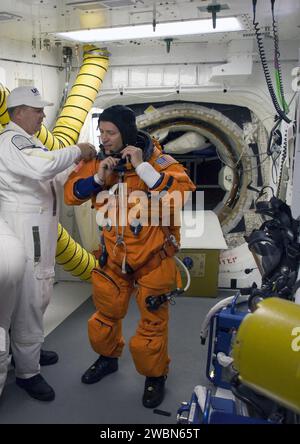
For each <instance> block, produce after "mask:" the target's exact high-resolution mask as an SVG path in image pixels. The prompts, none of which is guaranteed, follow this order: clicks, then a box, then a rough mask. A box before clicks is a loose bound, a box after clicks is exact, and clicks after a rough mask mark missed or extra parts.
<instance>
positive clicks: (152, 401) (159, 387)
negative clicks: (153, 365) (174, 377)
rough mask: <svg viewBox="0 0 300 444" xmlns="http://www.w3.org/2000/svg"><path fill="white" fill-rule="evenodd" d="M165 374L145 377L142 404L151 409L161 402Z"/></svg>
mask: <svg viewBox="0 0 300 444" xmlns="http://www.w3.org/2000/svg"><path fill="white" fill-rule="evenodd" d="M166 379H167V377H166V376H158V377H149V376H147V377H146V381H145V389H144V394H143V406H144V407H147V408H149V409H153V408H155V407H157V406H158V405H159V404H161V402H162V400H163V399H164V395H165V382H166Z"/></svg>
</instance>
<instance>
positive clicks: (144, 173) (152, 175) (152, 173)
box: [135, 162, 160, 188]
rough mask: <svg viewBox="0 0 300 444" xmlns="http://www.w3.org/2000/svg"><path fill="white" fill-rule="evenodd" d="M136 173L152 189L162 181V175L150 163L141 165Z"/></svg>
mask: <svg viewBox="0 0 300 444" xmlns="http://www.w3.org/2000/svg"><path fill="white" fill-rule="evenodd" d="M135 171H136V173H137V175H138V176H140V178H141V179H142V180H143V181H144V182H145V184H146V185H147V186H148V187H149V188H152V187H153V186H154V185H155V184H156V182H157V181H158V180H159V179H160V174H159V173H158V172H157V171H156V169H155V168H153V166H152V165H150V163H148V162H142V163H140V164H139V165H138V166H137V167H136V169H135Z"/></svg>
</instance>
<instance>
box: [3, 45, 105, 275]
mask: <svg viewBox="0 0 300 444" xmlns="http://www.w3.org/2000/svg"><path fill="white" fill-rule="evenodd" d="M83 51H84V52H83V63H82V66H81V68H80V70H79V73H78V75H77V77H76V80H75V82H74V85H73V87H72V88H71V91H70V92H69V94H68V97H67V99H66V102H65V104H64V106H63V108H62V111H61V113H60V115H59V117H58V119H57V122H56V125H55V127H54V129H53V131H52V133H51V132H50V131H49V130H48V129H47V128H46V127H45V126H44V125H42V128H41V130H40V131H39V132H38V133H37V134H36V136H37V137H38V138H39V139H40V141H41V142H42V143H43V144H44V145H45V146H46V147H47V148H48V149H49V150H55V149H60V148H64V147H67V146H69V145H73V144H76V142H77V140H78V137H79V134H80V131H81V128H82V126H83V124H84V121H85V118H86V116H87V114H88V112H89V111H90V109H91V107H92V106H93V103H94V101H95V99H96V97H97V94H98V92H99V89H100V86H101V84H102V82H103V78H104V76H105V74H106V72H107V69H108V64H109V53H108V52H107V51H106V50H105V49H101V48H97V47H95V46H93V45H85V46H84V48H83ZM8 94H9V90H8V89H7V88H6V87H4V86H3V85H1V84H0V125H6V124H7V123H8V122H9V120H10V119H9V115H8V112H7V106H6V98H7V96H8ZM0 131H1V126H0ZM57 242H58V243H57V250H56V260H57V263H58V264H60V265H63V268H64V270H66V271H69V272H70V273H71V274H72V275H73V276H78V277H80V279H82V280H89V279H90V277H91V272H92V269H93V268H94V267H95V264H96V259H95V257H94V255H92V254H91V253H89V252H87V251H86V250H85V249H84V248H82V247H81V246H80V245H79V244H78V243H77V242H75V241H74V239H72V238H71V236H70V235H69V234H68V232H67V231H66V230H65V229H64V228H63V227H62V226H61V225H60V224H59V226H58V241H57Z"/></svg>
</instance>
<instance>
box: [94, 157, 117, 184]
mask: <svg viewBox="0 0 300 444" xmlns="http://www.w3.org/2000/svg"><path fill="white" fill-rule="evenodd" d="M119 161H120V159H118V158H116V157H107V158H106V159H104V160H102V161H101V162H100V164H99V168H98V171H97V176H98V179H99V182H101V184H103V185H105V183H106V180H107V178H108V177H109V176H110V175H111V173H112V172H113V169H114V168H115V166H117V165H118V163H119Z"/></svg>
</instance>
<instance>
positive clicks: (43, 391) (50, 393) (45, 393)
mask: <svg viewBox="0 0 300 444" xmlns="http://www.w3.org/2000/svg"><path fill="white" fill-rule="evenodd" d="M16 384H17V385H18V386H19V387H21V388H22V389H24V390H26V392H27V393H28V395H29V396H31V397H32V398H35V399H38V400H39V401H53V399H54V398H55V392H54V390H53V388H52V387H51V386H50V385H49V384H48V383H47V382H46V381H45V379H44V378H43V376H42V375H41V374H38V375H34V376H32V377H31V378H28V379H23V378H16Z"/></svg>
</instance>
